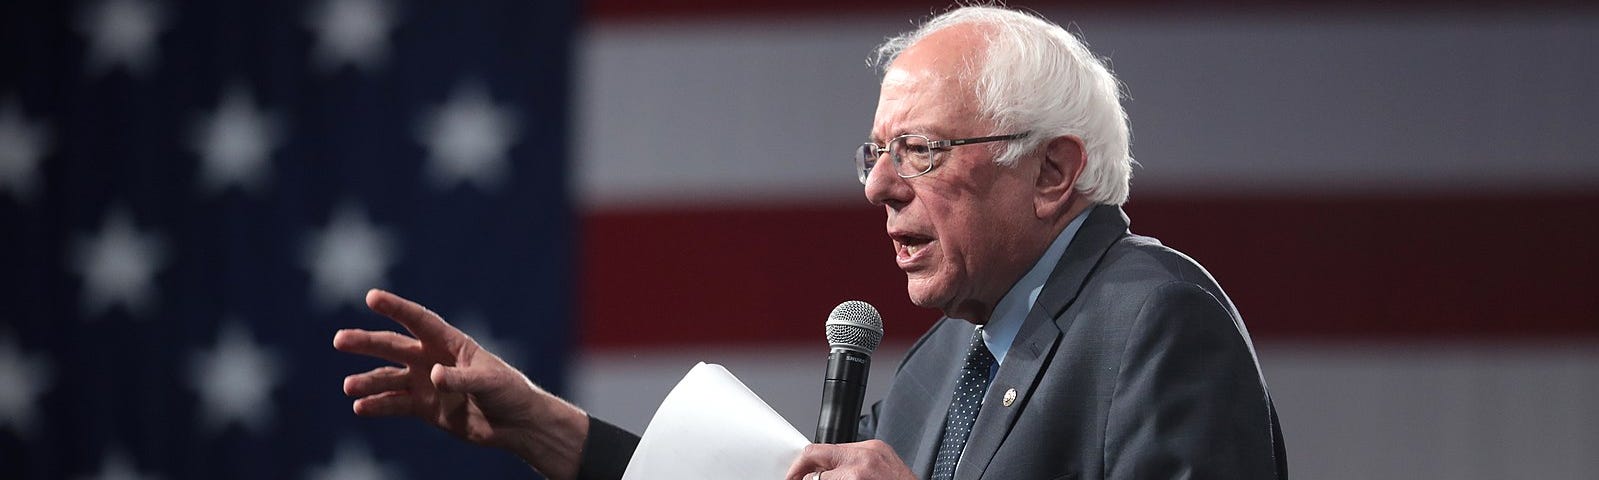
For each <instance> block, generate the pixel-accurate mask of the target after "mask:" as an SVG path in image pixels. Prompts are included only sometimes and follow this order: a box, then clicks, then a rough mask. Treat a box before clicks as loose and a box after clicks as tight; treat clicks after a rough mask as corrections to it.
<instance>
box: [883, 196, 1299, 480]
mask: <svg viewBox="0 0 1599 480" xmlns="http://www.w3.org/2000/svg"><path fill="white" fill-rule="evenodd" d="M1127 225H1128V221H1127V217H1126V216H1125V215H1124V214H1123V213H1122V210H1121V209H1120V208H1118V207H1112V206H1099V207H1096V208H1095V209H1094V210H1093V211H1092V212H1091V213H1090V214H1089V217H1088V219H1087V220H1086V221H1085V223H1084V224H1083V226H1082V229H1081V230H1079V231H1078V233H1077V235H1076V237H1074V238H1073V240H1072V243H1071V245H1070V246H1069V247H1067V249H1066V252H1065V254H1064V255H1063V256H1062V258H1061V260H1060V262H1059V263H1058V264H1057V265H1056V267H1055V270H1054V271H1053V272H1052V273H1051V274H1050V277H1049V280H1048V281H1047V282H1046V283H1045V284H1044V289H1043V291H1042V292H1041V293H1040V294H1039V296H1038V301H1037V303H1036V304H1035V305H1034V307H1033V309H1032V311H1031V312H1029V313H1028V316H1027V319H1026V321H1025V322H1024V323H1023V325H1022V327H1021V331H1020V333H1018V334H1017V336H1016V340H1015V343H1014V344H1012V346H1011V348H1010V353H1009V354H1007V356H1006V357H1005V361H1004V363H1003V364H1002V365H1001V366H1000V368H999V371H998V373H997V374H996V375H995V377H994V379H993V382H992V383H991V384H990V386H989V390H988V394H987V396H986V397H985V398H984V400H983V408H982V411H981V412H980V413H979V414H978V417H977V420H976V423H975V424H974V425H973V426H972V433H971V437H969V439H968V442H967V445H966V452H965V454H964V455H963V456H962V457H961V461H960V465H959V467H957V469H956V471H955V478H956V479H966V480H971V479H979V478H982V479H1055V478H1286V476H1287V462H1286V459H1285V458H1284V457H1285V455H1284V450H1283V443H1282V442H1283V439H1282V432H1281V428H1280V427H1279V426H1278V423H1277V416H1276V412H1275V409H1274V407H1273V406H1272V402H1271V397H1270V395H1269V394H1268V393H1267V391H1266V383H1265V380H1264V379H1263V378H1262V377H1261V374H1260V368H1259V366H1258V364H1257V362H1256V359H1255V351H1254V347H1253V345H1252V344H1251V342H1250V339H1249V332H1248V331H1247V330H1245V328H1244V324H1243V321H1242V320H1241V319H1240V318H1239V316H1238V312H1237V310H1236V309H1234V308H1233V304H1232V302H1231V301H1229V300H1228V299H1227V295H1226V294H1225V293H1223V292H1222V290H1221V287H1220V286H1218V285H1217V284H1216V281H1215V280H1214V279H1212V278H1211V277H1210V274H1209V273H1206V272H1205V270H1204V269H1203V268H1201V267H1200V266H1199V264H1197V263H1195V262H1194V261H1193V260H1192V259H1190V258H1188V257H1187V256H1185V255H1183V254H1182V253H1179V252H1177V251H1175V250H1172V249H1170V248H1166V247H1164V246H1161V244H1160V243H1159V242H1158V241H1156V240H1155V239H1152V238H1148V237H1140V236H1136V235H1132V234H1130V233H1128V230H1127ZM971 332H972V325H971V324H969V323H966V322H964V321H961V320H952V319H948V318H945V319H942V320H940V321H939V322H938V323H937V324H936V325H934V326H933V328H932V329H931V330H930V331H928V333H927V334H926V335H924V336H923V337H922V338H921V340H919V341H917V343H916V345H915V346H913V347H912V348H911V350H910V351H909V353H908V354H907V355H906V358H905V360H904V362H903V363H902V364H901V365H900V368H899V371H898V373H896V374H895V377H894V384H893V387H892V388H890V389H889V393H888V396H887V397H886V398H884V399H883V400H882V401H881V402H878V403H877V404H875V405H873V406H872V408H871V409H870V411H869V412H868V413H867V414H866V415H865V416H864V417H863V418H862V419H861V432H862V433H861V437H862V438H872V437H873V436H875V437H876V438H879V439H882V440H883V441H884V442H886V443H888V444H889V445H891V446H893V448H894V450H895V451H896V452H898V453H899V456H900V458H902V459H904V460H905V462H906V463H907V464H909V465H910V467H911V470H912V471H914V472H916V474H917V476H918V477H919V478H927V477H928V475H929V473H930V472H931V470H932V458H933V456H934V454H935V453H936V450H937V448H938V441H939V436H940V434H941V430H942V428H943V423H944V422H943V420H944V416H945V412H946V410H947V409H948V408H949V403H950V399H951V395H952V393H953V392H954V389H955V380H956V375H957V374H958V372H959V371H960V367H961V363H962V362H963V361H964V356H965V351H966V347H967V345H968V342H969V341H970V339H971ZM1011 390H1014V391H1015V393H1014V401H1013V402H1012V403H1011V404H1010V405H1008V406H1007V405H1006V404H1005V402H1004V397H1006V396H1007V395H1008V393H1007V392H1009V391H1011Z"/></svg>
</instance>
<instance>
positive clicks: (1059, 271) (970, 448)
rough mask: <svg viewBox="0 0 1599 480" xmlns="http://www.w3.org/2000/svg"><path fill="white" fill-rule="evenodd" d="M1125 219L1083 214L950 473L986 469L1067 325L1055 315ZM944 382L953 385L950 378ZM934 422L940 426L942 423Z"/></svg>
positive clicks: (1100, 212) (1097, 210) (963, 475)
mask: <svg viewBox="0 0 1599 480" xmlns="http://www.w3.org/2000/svg"><path fill="white" fill-rule="evenodd" d="M1127 223H1128V222H1127V216H1126V215H1125V214H1123V213H1122V210H1121V208H1120V207H1115V206H1106V205H1102V206H1098V207H1094V210H1093V211H1092V212H1090V213H1089V214H1088V219H1087V220H1086V221H1084V222H1083V226H1082V228H1081V229H1080V230H1078V231H1077V235H1076V236H1075V237H1074V238H1072V242H1071V244H1070V245H1068V246H1067V247H1066V252H1065V253H1064V254H1062V255H1061V259H1060V261H1059V262H1057V263H1056V264H1055V269H1054V270H1053V271H1052V272H1050V276H1049V280H1048V281H1046V282H1044V289H1043V291H1041V292H1040V293H1039V295H1038V300H1037V302H1036V303H1034V305H1033V309H1032V310H1031V311H1029V312H1028V313H1027V319H1026V320H1025V321H1024V322H1023V323H1022V328H1021V330H1020V331H1019V332H1017V335H1016V340H1015V343H1013V344H1011V347H1010V353H1009V354H1007V355H1006V356H1005V363H1004V364H1002V365H1000V368H999V373H998V374H996V375H995V376H994V380H993V382H992V383H991V384H990V385H989V388H988V393H987V394H986V395H985V396H984V397H983V408H982V410H981V411H980V412H978V414H977V421H976V423H975V424H973V425H972V433H971V436H970V437H969V438H968V439H967V441H966V452H965V453H964V454H962V455H961V461H960V465H959V467H957V468H956V471H955V478H957V479H975V478H979V477H981V476H982V473H983V472H984V471H987V470H988V464H989V463H990V462H992V461H993V460H994V453H995V452H997V451H998V450H999V446H1000V444H1002V443H1004V440H1005V436H1006V435H1008V434H1009V433H1010V431H1011V427H1013V426H1014V425H1015V424H1016V418H1017V417H1018V416H1020V415H1021V412H1022V409H1023V408H1025V407H1026V406H1027V400H1028V399H1029V398H1030V397H1031V395H1032V390H1033V388H1034V387H1037V386H1038V378H1039V375H1040V374H1041V372H1043V370H1044V366H1045V365H1048V364H1049V360H1050V358H1053V357H1054V355H1055V349H1056V348H1057V346H1058V345H1059V344H1060V338H1061V336H1062V335H1063V332H1065V331H1069V330H1070V328H1071V322H1072V320H1073V319H1071V318H1060V319H1058V320H1057V317H1059V316H1060V314H1061V312H1063V311H1065V309H1066V307H1067V306H1069V305H1071V303H1072V301H1073V300H1076V299H1077V292H1078V291H1079V290H1081V289H1082V286H1083V284H1084V283H1085V282H1086V281H1087V280H1088V276H1089V274H1090V273H1092V272H1093V269H1094V266H1095V265H1097V264H1098V263H1099V259H1100V258H1101V257H1103V256H1104V254H1105V251H1106V250H1107V249H1109V248H1110V246H1111V244H1114V243H1115V242H1116V240H1117V239H1120V238H1121V237H1122V236H1123V235H1125V234H1126V233H1127ZM952 370H955V369H954V368H952ZM952 378H953V377H952ZM949 384H950V385H953V380H951V381H950V382H949ZM951 388H953V387H951ZM1012 390H1014V391H1015V394H1014V395H1015V397H1014V399H1013V401H1012V403H1011V405H1009V406H1006V405H1005V402H1004V399H1005V397H1006V396H1008V395H1010V392H1011V391H1012ZM938 423H939V425H942V423H943V422H938ZM939 433H940V432H939V429H937V428H935V429H934V432H933V436H934V439H933V440H932V441H933V442H934V443H936V442H937V441H938V440H937V436H938V434H939ZM924 437H925V435H924ZM924 468H925V467H924ZM924 473H925V472H919V474H924Z"/></svg>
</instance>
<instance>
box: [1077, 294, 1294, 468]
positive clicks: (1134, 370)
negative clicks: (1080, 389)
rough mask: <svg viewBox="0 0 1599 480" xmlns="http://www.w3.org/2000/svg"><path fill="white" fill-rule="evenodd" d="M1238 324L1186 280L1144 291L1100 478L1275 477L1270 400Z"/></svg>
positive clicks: (1275, 447)
mask: <svg viewBox="0 0 1599 480" xmlns="http://www.w3.org/2000/svg"><path fill="white" fill-rule="evenodd" d="M1240 328H1241V325H1240V324H1239V323H1235V322H1234V318H1233V316H1232V315H1231V314H1230V313H1229V312H1228V310H1227V309H1226V308H1224V307H1223V306H1222V304H1221V303H1220V302H1219V301H1217V299H1216V298H1215V297H1214V296H1212V295H1211V294H1210V292H1208V291H1206V290H1205V289H1203V288H1201V287H1199V286H1198V285H1195V284H1192V283H1188V282H1172V283H1168V284H1166V285H1164V286H1161V287H1160V288H1157V289H1155V291H1154V292H1153V293H1151V294H1150V295H1149V296H1148V297H1147V298H1146V299H1145V301H1144V303H1143V306H1142V307H1141V308H1140V311H1139V313H1138V316H1137V319H1136V321H1135V323H1134V324H1133V325H1132V326H1131V331H1130V332H1129V335H1128V337H1127V344H1126V346H1125V349H1124V352H1123V357H1122V364H1121V370H1120V371H1119V372H1118V373H1117V377H1116V382H1117V383H1116V390H1115V393H1114V394H1113V396H1112V398H1111V407H1110V414H1109V418H1108V419H1107V422H1106V426H1105V429H1106V431H1105V450H1104V452H1105V469H1106V470H1105V476H1106V477H1107V478H1249V479H1253V478H1276V477H1277V476H1278V474H1279V471H1278V468H1277V466H1278V459H1277V458H1276V457H1277V455H1278V452H1279V450H1278V445H1276V444H1277V443H1279V442H1278V439H1277V437H1276V436H1275V435H1274V428H1275V422H1274V421H1273V420H1274V419H1273V418H1272V417H1273V415H1274V413H1273V410H1272V406H1271V399H1270V398H1269V397H1268V396H1267V392H1266V388H1265V383H1264V381H1263V380H1262V378H1261V375H1260V370H1259V367H1258V366H1257V363H1256V361H1255V355H1254V351H1253V349H1252V348H1251V347H1250V345H1249V343H1248V342H1246V341H1245V339H1244V338H1245V336H1244V334H1243V333H1242V332H1241V331H1240ZM1284 473H1285V472H1284Z"/></svg>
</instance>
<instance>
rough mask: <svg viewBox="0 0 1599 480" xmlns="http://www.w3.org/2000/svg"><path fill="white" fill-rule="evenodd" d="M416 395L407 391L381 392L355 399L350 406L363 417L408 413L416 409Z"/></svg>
mask: <svg viewBox="0 0 1599 480" xmlns="http://www.w3.org/2000/svg"><path fill="white" fill-rule="evenodd" d="M416 401H417V400H416V397H415V396H413V395H411V394H409V393H407V392H383V393H380V394H377V395H372V396H369V397H366V398H362V399H359V400H356V401H355V404H354V405H351V408H353V409H354V410H355V414H356V415H360V416H363V417H392V416H397V415H410V414H411V412H413V411H415V410H416Z"/></svg>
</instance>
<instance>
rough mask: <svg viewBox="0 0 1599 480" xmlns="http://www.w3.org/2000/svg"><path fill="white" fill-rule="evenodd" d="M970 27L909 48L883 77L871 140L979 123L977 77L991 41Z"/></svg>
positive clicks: (947, 31) (957, 28) (939, 33)
mask: <svg viewBox="0 0 1599 480" xmlns="http://www.w3.org/2000/svg"><path fill="white" fill-rule="evenodd" d="M980 33H981V32H979V31H977V30H976V29H975V28H973V27H971V26H954V27H949V28H946V29H944V30H940V31H937V32H934V33H933V34H931V35H928V36H927V37H925V38H923V39H921V40H920V41H917V42H916V43H915V44H912V45H911V46H910V47H909V48H906V49H905V51H904V52H903V53H901V54H900V55H899V57H898V58H896V59H894V62H893V63H891V64H890V65H889V67H888V69H887V70H886V71H884V73H883V82H882V87H881V92H880V95H879V97H878V104H877V115H876V118H875V119H874V122H873V125H872V132H871V133H872V137H873V138H874V139H878V140H882V139H887V138H892V137H895V136H898V135H902V134H905V133H924V134H926V133H943V132H934V131H929V129H931V128H934V127H935V126H936V127H944V128H946V129H948V128H955V129H959V130H967V128H962V127H963V126H962V125H955V124H957V123H972V122H977V121H978V120H979V119H978V113H977V112H978V108H977V94H976V87H975V83H974V82H975V74H976V71H977V68H978V65H979V63H978V61H979V59H980V55H981V54H982V52H983V50H984V48H985V46H986V40H985V39H984V38H983V37H982V35H981V34H980Z"/></svg>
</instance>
